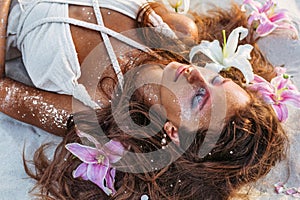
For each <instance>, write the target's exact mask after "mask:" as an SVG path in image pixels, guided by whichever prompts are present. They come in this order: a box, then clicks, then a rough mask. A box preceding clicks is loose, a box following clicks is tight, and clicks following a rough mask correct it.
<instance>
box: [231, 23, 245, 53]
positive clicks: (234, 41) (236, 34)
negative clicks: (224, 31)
mask: <svg viewBox="0 0 300 200" xmlns="http://www.w3.org/2000/svg"><path fill="white" fill-rule="evenodd" d="M247 35H248V29H246V28H244V27H241V26H240V27H237V28H236V29H234V30H233V31H232V32H231V33H230V34H229V36H228V40H227V43H226V48H227V50H226V52H227V53H228V57H230V56H232V55H233V54H234V53H235V51H236V48H237V45H238V42H239V39H240V40H242V39H244V38H245V37H246V36H247Z"/></svg>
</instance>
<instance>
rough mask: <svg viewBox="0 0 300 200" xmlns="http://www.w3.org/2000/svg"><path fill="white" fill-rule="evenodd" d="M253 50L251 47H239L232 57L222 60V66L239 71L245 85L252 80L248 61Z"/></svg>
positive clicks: (251, 70)
mask: <svg viewBox="0 0 300 200" xmlns="http://www.w3.org/2000/svg"><path fill="white" fill-rule="evenodd" d="M252 49H253V47H252V46H251V45H240V46H239V47H238V50H237V52H236V54H235V55H234V57H231V58H226V59H224V65H225V66H226V67H227V66H232V67H235V68H237V69H239V70H240V71H241V72H242V73H243V75H244V77H245V80H246V84H248V83H249V82H250V81H252V80H253V79H254V74H253V69H252V66H251V63H250V62H249V61H248V59H249V57H250V52H251V50H252Z"/></svg>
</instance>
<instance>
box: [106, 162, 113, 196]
mask: <svg viewBox="0 0 300 200" xmlns="http://www.w3.org/2000/svg"><path fill="white" fill-rule="evenodd" d="M115 176H116V169H115V168H110V169H109V170H108V172H107V174H106V177H105V180H106V186H107V187H108V188H110V189H111V190H112V193H115V192H116V190H115V187H114V184H115Z"/></svg>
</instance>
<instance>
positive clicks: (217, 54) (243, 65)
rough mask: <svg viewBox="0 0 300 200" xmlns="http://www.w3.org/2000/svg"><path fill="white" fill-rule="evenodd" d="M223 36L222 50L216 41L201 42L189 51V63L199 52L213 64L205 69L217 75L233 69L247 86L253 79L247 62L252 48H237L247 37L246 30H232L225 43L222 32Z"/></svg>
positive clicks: (241, 28) (240, 28)
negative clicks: (242, 77) (239, 74)
mask: <svg viewBox="0 0 300 200" xmlns="http://www.w3.org/2000/svg"><path fill="white" fill-rule="evenodd" d="M223 34H224V45H223V49H222V47H221V46H220V43H219V41H218V40H214V41H212V42H209V41H207V40H203V41H202V42H201V43H200V44H199V45H197V46H194V47H193V48H192V49H191V52H190V54H189V56H190V61H192V59H193V57H194V56H195V55H196V54H197V53H198V52H199V51H200V52H202V53H203V54H205V55H206V56H207V57H209V58H210V59H211V60H212V61H213V63H207V64H206V65H205V68H208V69H210V70H212V71H215V72H217V73H219V72H220V71H221V70H223V69H228V68H230V67H235V68H237V69H239V70H240V71H241V72H242V73H243V75H244V77H245V79H246V83H247V84H248V83H249V82H250V81H252V80H253V79H254V74H253V69H252V66H251V63H250V62H249V60H250V59H251V56H250V52H251V51H252V49H253V46H252V45H250V44H245V45H239V46H238V40H239V39H240V40H242V39H244V38H245V37H246V36H247V35H248V29H246V28H243V27H238V28H236V29H234V30H233V31H232V32H231V33H230V35H229V37H228V41H227V42H226V36H225V32H224V31H223Z"/></svg>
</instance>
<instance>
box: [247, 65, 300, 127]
mask: <svg viewBox="0 0 300 200" xmlns="http://www.w3.org/2000/svg"><path fill="white" fill-rule="evenodd" d="M281 72H282V71H281ZM281 72H280V73H279V74H278V75H277V76H276V77H274V78H273V79H272V80H271V82H270V83H269V82H268V81H266V80H265V79H264V78H262V77H260V76H258V75H254V80H253V81H252V84H251V85H250V86H249V87H250V89H253V90H257V91H259V93H260V94H261V95H262V98H263V99H264V100H265V102H266V103H268V104H271V105H272V107H273V109H274V110H275V113H276V114H277V116H278V119H279V120H280V121H281V122H283V121H285V120H286V119H287V118H288V108H287V105H292V106H295V107H296V108H298V109H299V108H300V92H299V91H298V90H297V88H296V86H295V85H293V84H292V82H291V80H290V78H289V77H288V75H286V74H281Z"/></svg>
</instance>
